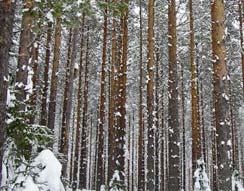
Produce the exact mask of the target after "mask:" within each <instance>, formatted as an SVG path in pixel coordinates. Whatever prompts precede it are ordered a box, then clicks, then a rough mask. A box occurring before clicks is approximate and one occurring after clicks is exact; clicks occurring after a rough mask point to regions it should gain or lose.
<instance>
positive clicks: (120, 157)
mask: <svg viewBox="0 0 244 191" xmlns="http://www.w3.org/2000/svg"><path fill="white" fill-rule="evenodd" d="M125 3H128V1H127V0H126V1H125ZM128 10H129V9H128V7H127V8H126V10H125V11H124V13H123V15H122V16H121V23H120V24H121V26H120V27H121V28H120V35H121V36H120V37H121V42H122V43H121V49H120V50H121V52H120V53H119V56H120V57H119V58H120V59H119V63H120V65H119V66H118V88H117V95H118V99H117V103H116V104H117V112H116V122H117V124H116V140H117V141H116V149H115V160H116V161H117V162H116V168H115V170H116V171H117V172H118V173H119V177H120V180H116V181H118V182H119V184H120V186H125V150H124V146H125V131H126V82H127V74H126V71H127V51H128V26H127V22H128Z"/></svg>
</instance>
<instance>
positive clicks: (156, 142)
mask: <svg viewBox="0 0 244 191" xmlns="http://www.w3.org/2000/svg"><path fill="white" fill-rule="evenodd" d="M159 57H160V54H159V48H157V49H156V71H155V128H156V129H155V135H154V136H155V141H154V142H155V151H154V153H155V154H154V156H155V163H154V165H155V191H159V185H160V184H159V182H160V179H159V178H160V177H159V157H160V155H159V142H160V141H159V135H160V132H159V129H160V128H159V95H160V94H159V62H160V58H159Z"/></svg>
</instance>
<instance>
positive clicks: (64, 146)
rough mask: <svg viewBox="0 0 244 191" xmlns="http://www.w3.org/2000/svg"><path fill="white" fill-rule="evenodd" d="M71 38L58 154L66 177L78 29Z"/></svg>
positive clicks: (75, 29)
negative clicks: (63, 116) (63, 117)
mask: <svg viewBox="0 0 244 191" xmlns="http://www.w3.org/2000/svg"><path fill="white" fill-rule="evenodd" d="M73 32H74V33H73V37H72V47H71V57H70V69H69V78H68V84H67V85H68V87H67V100H66V101H67V102H64V104H66V110H65V111H63V112H65V121H64V122H63V125H62V129H61V144H60V153H62V154H63V155H64V158H65V160H64V163H63V168H62V169H63V175H64V176H65V177H67V162H68V161H67V158H68V142H69V133H70V134H71V127H70V124H71V123H70V120H71V112H72V105H73V104H72V98H73V91H74V68H75V61H76V56H77V38H78V28H74V31H73Z"/></svg>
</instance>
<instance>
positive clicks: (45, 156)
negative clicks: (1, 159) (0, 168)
mask: <svg viewBox="0 0 244 191" xmlns="http://www.w3.org/2000/svg"><path fill="white" fill-rule="evenodd" d="M5 168H6V166H5ZM61 169H62V166H61V163H60V162H59V161H58V160H57V158H56V157H55V156H54V154H53V153H52V152H51V151H50V150H43V151H41V153H39V155H38V156H37V157H36V158H35V159H34V160H33V162H32V163H31V164H26V165H24V164H22V165H21V166H20V167H19V168H18V169H17V170H18V171H15V173H16V175H14V174H12V176H13V177H15V180H14V183H12V184H11V182H8V183H9V184H8V185H5V188H6V190H7V191H10V190H15V191H40V190H42V191H64V187H63V184H62V182H61V179H60V176H61ZM5 172H6V171H5ZM4 177H6V175H5V174H4Z"/></svg>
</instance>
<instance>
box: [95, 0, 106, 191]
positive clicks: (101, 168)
mask: <svg viewBox="0 0 244 191" xmlns="http://www.w3.org/2000/svg"><path fill="white" fill-rule="evenodd" d="M105 2H107V0H105ZM107 13H108V11H107V8H105V12H104V23H103V51H102V69H101V70H102V71H101V82H100V84H101V85H100V88H101V89H100V107H99V120H98V161H97V163H98V169H97V189H96V190H100V187H101V186H102V185H105V162H104V133H105V131H104V123H105V101H106V95H105V94H106V92H105V80H106V71H105V67H106V56H107V55H106V52H107V33H108V32H107V31H108V29H107V28H108V19H107Z"/></svg>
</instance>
